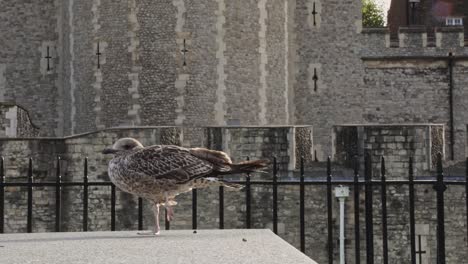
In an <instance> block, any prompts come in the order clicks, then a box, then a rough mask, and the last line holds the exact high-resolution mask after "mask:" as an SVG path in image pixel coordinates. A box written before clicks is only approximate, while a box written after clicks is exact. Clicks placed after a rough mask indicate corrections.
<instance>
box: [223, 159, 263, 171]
mask: <svg viewBox="0 0 468 264" xmlns="http://www.w3.org/2000/svg"><path fill="white" fill-rule="evenodd" d="M269 164H270V161H269V160H248V161H243V162H240V163H236V164H229V167H230V168H231V170H230V171H229V173H227V174H236V173H251V172H264V171H263V170H262V169H265V168H266V167H267V166H268V165H269Z"/></svg>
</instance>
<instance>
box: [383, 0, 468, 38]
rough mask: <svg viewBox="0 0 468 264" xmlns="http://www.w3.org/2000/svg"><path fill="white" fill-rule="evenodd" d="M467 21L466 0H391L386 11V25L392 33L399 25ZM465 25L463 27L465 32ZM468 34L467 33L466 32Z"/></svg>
mask: <svg viewBox="0 0 468 264" xmlns="http://www.w3.org/2000/svg"><path fill="white" fill-rule="evenodd" d="M467 23H468V1H467V0H392V2H391V5H390V10H389V11H388V26H389V28H390V32H391V33H392V35H396V34H397V33H398V28H399V27H408V26H409V27H426V28H427V30H428V31H429V32H433V29H434V28H436V27H444V26H463V25H465V24H467ZM466 29H467V27H465V33H468V31H466ZM466 35H468V34H466Z"/></svg>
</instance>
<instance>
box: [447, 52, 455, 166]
mask: <svg viewBox="0 0 468 264" xmlns="http://www.w3.org/2000/svg"><path fill="white" fill-rule="evenodd" d="M448 67H449V111H450V112H449V114H450V120H449V124H450V159H451V160H455V126H454V110H453V86H454V84H453V83H454V82H453V54H452V52H450V53H449V56H448Z"/></svg>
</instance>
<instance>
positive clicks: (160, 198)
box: [102, 138, 268, 235]
mask: <svg viewBox="0 0 468 264" xmlns="http://www.w3.org/2000/svg"><path fill="white" fill-rule="evenodd" d="M102 153H103V154H114V158H113V159H112V160H111V161H110V162H109V169H108V172H109V178H110V179H111V181H112V182H113V183H114V184H115V185H116V186H117V187H119V188H120V189H121V190H123V191H125V192H128V193H132V194H135V195H137V196H139V197H142V198H145V199H147V200H149V201H150V202H151V203H152V205H153V213H154V218H155V228H154V234H156V235H157V234H159V231H160V227H159V207H160V205H163V206H164V207H165V208H166V209H167V219H166V220H167V221H171V220H172V218H173V217H174V212H173V209H172V206H173V205H176V204H177V202H175V201H174V198H175V197H176V196H177V195H178V194H181V193H185V192H189V191H190V190H192V189H194V188H204V187H209V186H225V187H228V188H234V189H241V188H242V186H241V185H238V184H232V183H228V182H226V181H223V180H222V179H221V177H223V176H224V175H228V174H236V173H249V172H255V171H259V170H260V169H262V168H264V167H266V166H267V165H268V161H267V160H253V161H244V162H240V163H237V164H234V163H232V161H231V159H230V158H229V156H228V155H227V154H226V153H224V152H221V151H215V150H209V149H204V148H183V147H178V146H172V145H154V146H149V147H143V145H142V144H141V143H140V142H138V141H137V140H136V139H133V138H121V139H119V140H117V141H116V142H115V143H114V145H113V146H112V147H111V148H106V149H104V150H103V152H102Z"/></svg>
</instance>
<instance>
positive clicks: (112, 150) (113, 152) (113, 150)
mask: <svg viewBox="0 0 468 264" xmlns="http://www.w3.org/2000/svg"><path fill="white" fill-rule="evenodd" d="M116 152H118V150H116V149H113V148H106V149H104V150H103V151H102V154H115V153H116Z"/></svg>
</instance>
